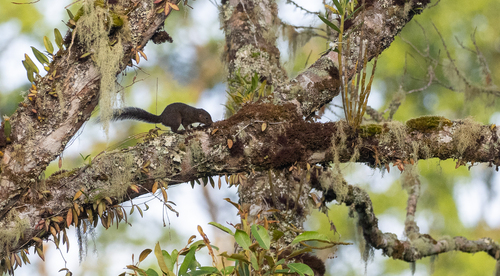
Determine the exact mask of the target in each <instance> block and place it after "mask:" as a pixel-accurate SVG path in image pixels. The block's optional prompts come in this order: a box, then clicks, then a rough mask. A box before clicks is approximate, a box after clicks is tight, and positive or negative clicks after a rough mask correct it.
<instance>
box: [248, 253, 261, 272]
mask: <svg viewBox="0 0 500 276" xmlns="http://www.w3.org/2000/svg"><path fill="white" fill-rule="evenodd" d="M250 262H251V263H252V267H253V269H255V270H259V262H258V261H257V256H255V253H254V252H250Z"/></svg>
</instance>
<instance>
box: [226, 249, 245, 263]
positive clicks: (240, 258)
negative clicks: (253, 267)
mask: <svg viewBox="0 0 500 276" xmlns="http://www.w3.org/2000/svg"><path fill="white" fill-rule="evenodd" d="M220 256H222V257H224V258H226V259H233V260H236V261H241V262H244V263H250V261H248V259H247V256H245V255H244V254H238V253H234V254H231V255H228V254H227V252H222V253H221V254H220Z"/></svg>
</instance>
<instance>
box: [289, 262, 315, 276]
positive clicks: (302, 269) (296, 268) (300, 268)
mask: <svg viewBox="0 0 500 276" xmlns="http://www.w3.org/2000/svg"><path fill="white" fill-rule="evenodd" d="M287 266H288V268H289V269H290V270H291V271H293V272H295V273H298V274H299V275H300V276H304V274H307V275H314V272H313V270H312V269H311V268H310V267H309V266H308V265H306V264H302V263H291V264H287Z"/></svg>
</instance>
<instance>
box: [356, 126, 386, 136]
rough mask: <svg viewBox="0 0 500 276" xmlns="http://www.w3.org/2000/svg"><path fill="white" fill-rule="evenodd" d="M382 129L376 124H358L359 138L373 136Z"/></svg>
mask: <svg viewBox="0 0 500 276" xmlns="http://www.w3.org/2000/svg"><path fill="white" fill-rule="evenodd" d="M383 130H384V129H383V127H382V126H381V125H378V124H369V125H362V126H359V136H361V138H368V137H373V136H375V135H377V134H381V133H382V131H383Z"/></svg>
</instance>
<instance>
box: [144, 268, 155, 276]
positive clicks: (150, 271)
mask: <svg viewBox="0 0 500 276" xmlns="http://www.w3.org/2000/svg"><path fill="white" fill-rule="evenodd" d="M146 275H147V276H158V273H156V271H154V270H153V269H151V268H150V269H148V270H146Z"/></svg>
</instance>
